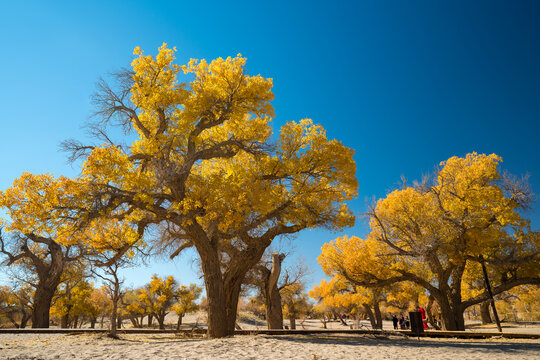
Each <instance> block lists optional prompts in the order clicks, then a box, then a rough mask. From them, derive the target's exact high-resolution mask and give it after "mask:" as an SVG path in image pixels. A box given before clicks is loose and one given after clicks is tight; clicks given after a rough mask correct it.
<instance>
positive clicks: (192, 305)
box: [172, 284, 202, 330]
mask: <svg viewBox="0 0 540 360" xmlns="http://www.w3.org/2000/svg"><path fill="white" fill-rule="evenodd" d="M201 293H202V288H201V287H200V286H197V285H195V284H190V285H189V286H185V285H181V286H180V287H179V288H178V289H177V290H176V293H175V299H176V303H175V304H174V305H173V306H172V310H173V311H174V312H175V313H176V315H178V322H177V324H176V330H179V329H180V325H182V318H183V317H184V315H185V314H187V313H190V312H194V311H197V310H199V305H197V303H196V302H195V301H196V300H197V299H198V298H199V297H200V296H201Z"/></svg>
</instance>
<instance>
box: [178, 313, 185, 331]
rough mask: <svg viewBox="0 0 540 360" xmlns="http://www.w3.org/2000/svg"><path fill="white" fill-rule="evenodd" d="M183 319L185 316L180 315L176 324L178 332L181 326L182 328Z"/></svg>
mask: <svg viewBox="0 0 540 360" xmlns="http://www.w3.org/2000/svg"><path fill="white" fill-rule="evenodd" d="M183 317H184V314H178V322H177V323H176V330H180V326H182V318H183Z"/></svg>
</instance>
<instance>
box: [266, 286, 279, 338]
mask: <svg viewBox="0 0 540 360" xmlns="http://www.w3.org/2000/svg"><path fill="white" fill-rule="evenodd" d="M265 295H266V296H265V301H266V322H267V326H268V329H283V310H282V308H281V294H280V293H279V289H278V287H277V284H276V285H274V286H273V287H272V289H270V294H265Z"/></svg>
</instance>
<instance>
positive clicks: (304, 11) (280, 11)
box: [0, 0, 540, 286]
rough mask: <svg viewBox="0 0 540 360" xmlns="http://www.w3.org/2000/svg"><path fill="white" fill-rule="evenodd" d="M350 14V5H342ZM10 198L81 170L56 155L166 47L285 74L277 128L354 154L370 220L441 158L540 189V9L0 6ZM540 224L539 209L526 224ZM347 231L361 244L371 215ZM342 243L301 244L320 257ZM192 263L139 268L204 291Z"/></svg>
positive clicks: (132, 276)
mask: <svg viewBox="0 0 540 360" xmlns="http://www.w3.org/2000/svg"><path fill="white" fill-rule="evenodd" d="M336 3H337V4H336ZM0 4H1V6H0V33H1V34H2V36H1V37H0V55H1V56H0V79H1V86H0V122H1V140H0V154H1V167H0V188H1V189H5V188H6V187H8V186H10V185H11V183H12V182H13V180H14V179H15V178H16V177H18V176H19V175H20V174H21V173H22V172H23V171H30V172H33V173H42V172H52V173H54V174H55V175H60V174H64V175H76V173H77V169H76V168H71V167H70V166H69V165H68V164H67V163H66V161H65V158H66V157H65V154H63V153H60V152H58V144H59V142H60V141H62V140H64V139H66V138H71V137H75V138H83V136H84V134H83V132H82V131H81V129H80V126H81V124H82V123H83V122H84V121H85V119H86V118H87V116H88V115H89V113H90V111H91V107H90V104H89V96H90V94H91V93H92V92H93V90H94V84H95V82H96V80H97V79H98V78H99V77H100V76H103V75H106V74H107V73H108V72H111V71H114V70H116V69H118V68H120V67H124V66H128V65H129V63H130V61H131V59H132V50H133V48H134V47H135V46H140V47H141V48H142V49H143V50H144V51H145V52H147V53H155V52H156V49H157V47H158V46H160V45H161V44H162V43H163V42H166V43H168V44H169V46H176V47H177V48H178V50H179V53H178V56H177V57H178V62H184V61H185V60H187V59H189V58H190V57H193V58H206V59H212V58H215V57H219V56H221V57H226V56H230V55H235V54H237V53H239V52H240V53H242V54H243V55H244V56H246V57H247V58H248V71H249V72H250V73H252V74H261V75H263V76H265V77H272V78H273V79H274V84H275V87H274V93H275V95H276V100H275V101H274V106H275V108H276V113H277V117H276V120H275V127H276V128H277V127H279V126H280V125H281V124H283V123H284V122H285V121H287V120H297V119H300V118H304V117H309V118H312V119H314V121H315V122H318V123H320V124H322V125H323V126H324V127H325V128H326V129H327V131H328V135H329V136H330V137H332V138H337V139H339V140H341V141H342V142H343V143H344V144H346V145H347V146H350V147H352V148H354V149H355V150H356V156H355V159H356V162H357V168H358V171H357V176H358V179H359V185H360V190H359V193H360V195H359V197H358V199H357V200H355V201H353V202H352V203H351V206H352V208H353V209H354V211H355V212H356V213H358V214H360V213H362V212H363V211H364V209H365V204H366V199H368V198H371V197H373V196H374V197H377V198H378V197H382V196H384V195H385V193H386V192H387V191H388V190H390V189H392V188H393V187H395V186H396V184H397V183H398V182H399V179H400V176H401V175H404V176H405V177H406V178H408V179H410V180H414V179H419V178H420V177H421V176H422V174H423V173H426V172H430V171H431V170H432V169H433V168H434V166H435V165H437V164H438V163H439V162H440V161H443V160H445V159H447V158H448V157H450V156H453V155H460V156H463V155H465V154H466V153H468V152H471V151H477V152H485V153H497V154H499V155H501V156H502V157H503V159H504V163H503V166H504V168H505V169H507V170H509V171H510V172H512V173H514V174H524V173H529V174H530V176H531V177H530V182H531V184H532V187H533V190H535V191H536V192H537V193H540V161H539V156H540V146H539V140H540V101H539V100H540V66H539V60H540V41H539V35H540V2H536V1H504V2H503V1H428V0H426V1H398V0H396V1H350V2H346V1H337V2H335V3H334V2H330V1H327V2H320V1H305V2H295V1H285V2H277V1H272V2H270V1H269V2H266V3H265V4H261V2H256V1H246V2H234V1H230V2H226V1H204V2H195V1H190V2H187V1H87V2H82V1H47V2H44V1H20V2H18V1H5V0H0ZM529 216H530V218H532V219H533V225H534V227H535V228H536V229H538V227H539V225H540V212H539V210H538V205H536V206H535V209H533V210H532V211H531V212H530V213H529ZM343 233H346V234H354V235H360V236H362V235H364V234H365V233H366V227H365V223H364V222H363V221H362V220H359V221H358V224H357V225H356V226H355V227H354V228H353V229H349V230H347V231H345V232H343ZM337 235H338V234H333V233H328V232H321V231H308V232H305V233H302V234H301V235H299V236H298V237H297V239H295V240H294V241H293V242H292V243H293V244H295V247H296V253H297V254H301V256H302V257H303V258H305V259H306V262H307V263H308V264H309V265H310V266H312V268H313V270H314V273H313V275H312V281H311V282H310V283H309V286H311V285H312V284H313V283H317V282H319V280H320V279H321V278H322V277H323V273H322V271H321V270H320V267H319V266H318V264H317V262H316V257H317V256H318V255H319V253H320V247H321V245H322V244H323V243H325V242H327V241H329V240H331V239H333V238H334V237H336V236H337ZM192 269H193V267H192V266H191V260H190V256H189V254H186V255H183V256H182V257H180V258H179V259H178V260H177V261H176V262H175V263H172V262H164V263H153V264H152V265H151V266H150V268H141V269H138V270H131V271H129V272H126V277H127V283H128V284H133V285H141V284H143V283H145V282H147V281H148V280H149V278H150V276H151V274H152V273H154V272H157V273H159V274H161V275H168V274H173V275H174V276H175V277H177V278H178V279H179V280H180V281H181V282H184V283H189V282H194V281H196V282H198V283H201V280H200V279H199V278H198V276H197V275H195V274H194V273H193V270H192Z"/></svg>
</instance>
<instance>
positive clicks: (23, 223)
mask: <svg viewBox="0 0 540 360" xmlns="http://www.w3.org/2000/svg"><path fill="white" fill-rule="evenodd" d="M81 191H82V187H81V186H80V184H78V183H77V182H76V181H74V180H72V179H69V178H66V177H59V178H55V177H54V176H53V175H51V174H43V175H33V174H30V173H23V174H22V175H21V176H20V177H19V178H17V179H16V180H15V181H14V182H13V185H12V186H11V187H9V188H8V189H6V190H5V191H0V208H2V209H3V210H4V211H5V212H6V213H7V216H8V221H6V223H5V227H4V229H5V231H6V232H5V233H4V234H2V233H0V252H1V253H2V254H3V255H4V256H6V259H5V264H6V265H14V266H17V267H19V268H22V269H24V271H26V272H27V276H28V277H31V278H32V279H33V280H34V281H32V282H31V283H32V284H33V285H34V286H35V289H36V291H35V292H34V298H33V311H32V327H34V328H42V327H44V328H46V327H49V309H50V307H51V301H52V298H53V296H54V294H55V291H56V289H57V287H58V285H59V284H60V282H61V279H62V275H63V273H64V271H65V269H66V268H67V267H68V266H69V265H70V264H72V263H75V262H77V261H79V260H80V259H81V258H82V256H83V255H84V254H85V253H86V251H85V247H86V245H82V242H81V232H79V231H76V230H75V229H76V228H75V223H76V221H74V216H75V215H74V214H75V212H74V211H73V210H68V209H74V208H76V207H77V204H76V201H74V199H75V198H77V196H74V194H78V193H81ZM61 205H64V206H63V209H64V210H60V207H61Z"/></svg>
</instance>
